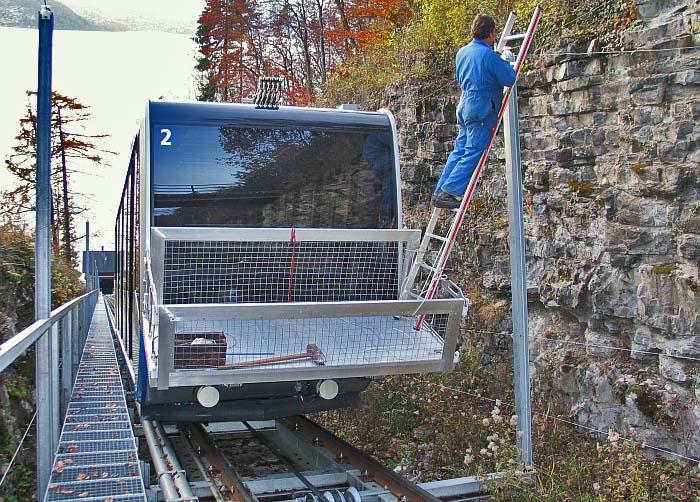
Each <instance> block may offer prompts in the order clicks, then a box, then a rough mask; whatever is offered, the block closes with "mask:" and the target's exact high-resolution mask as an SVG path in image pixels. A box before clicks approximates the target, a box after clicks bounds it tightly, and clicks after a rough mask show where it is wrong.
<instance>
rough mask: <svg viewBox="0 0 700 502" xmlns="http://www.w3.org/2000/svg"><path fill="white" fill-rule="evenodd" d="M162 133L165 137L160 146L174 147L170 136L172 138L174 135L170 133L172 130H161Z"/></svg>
mask: <svg viewBox="0 0 700 502" xmlns="http://www.w3.org/2000/svg"><path fill="white" fill-rule="evenodd" d="M160 133H161V134H162V135H163V139H161V140H160V144H161V145H163V146H172V143H171V142H170V136H172V134H173V133H172V132H170V129H161V130H160Z"/></svg>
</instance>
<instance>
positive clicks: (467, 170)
mask: <svg viewBox="0 0 700 502" xmlns="http://www.w3.org/2000/svg"><path fill="white" fill-rule="evenodd" d="M455 60H456V66H457V81H458V82H459V86H460V87H461V88H462V97H461V98H460V100H459V105H457V123H458V124H459V135H458V136H457V141H456V142H455V147H454V150H453V151H452V153H451V154H450V156H449V157H448V159H447V163H446V164H445V170H444V171H443V172H442V176H440V180H439V181H438V184H437V186H436V187H435V193H436V194H438V193H439V192H440V190H444V191H445V192H448V193H449V194H451V195H454V196H455V197H461V196H463V195H464V192H465V191H466V189H467V185H469V180H470V179H471V177H472V175H473V174H474V170H475V169H476V166H477V164H478V163H479V159H480V158H481V155H482V154H483V153H484V150H485V149H486V147H487V146H488V143H489V139H491V131H492V130H493V127H494V126H495V125H496V122H497V120H498V111H499V110H500V108H501V101H502V99H503V88H504V87H506V86H510V85H513V84H514V83H515V70H514V69H513V68H512V67H511V65H510V63H509V62H508V61H506V60H504V59H501V57H500V56H499V55H498V53H497V52H496V51H494V50H493V49H492V48H491V47H489V46H488V45H487V44H486V43H485V42H484V41H482V40H479V39H477V38H475V39H474V40H472V41H471V42H470V43H469V44H467V45H465V46H464V47H462V48H461V49H460V50H459V51H458V52H457V56H456V58H455Z"/></svg>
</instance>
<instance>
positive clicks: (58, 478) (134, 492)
mask: <svg viewBox="0 0 700 502" xmlns="http://www.w3.org/2000/svg"><path fill="white" fill-rule="evenodd" d="M44 500H45V501H47V502H48V501H55V500H58V501H68V500H75V501H98V500H99V501H107V500H109V501H113V502H117V501H120V502H122V501H141V502H143V501H145V500H146V493H145V489H144V486H143V481H142V478H141V471H140V469H139V460H138V455H137V451H136V441H135V439H134V434H133V430H132V428H131V420H130V417H129V412H128V410H127V407H126V399H125V397H124V389H123V388H122V380H121V376H120V374H119V366H118V364H117V356H116V353H115V351H114V342H113V339H112V334H111V332H110V329H109V325H108V322H107V313H106V312H105V307H104V304H103V303H102V301H99V302H98V303H97V306H96V308H95V312H94V315H93V317H92V323H91V324H90V330H89V332H88V336H87V341H86V342H85V350H84V351H83V356H82V359H81V361H80V367H79V369H78V374H77V376H76V379H75V384H74V386H73V393H72V395H71V398H70V403H69V404H68V411H67V412H66V417H65V422H64V424H63V430H62V431H61V438H60V440H59V443H58V450H57V452H56V458H55V460H54V464H53V469H52V472H51V479H50V480H49V486H48V490H47V491H46V496H45V498H44Z"/></svg>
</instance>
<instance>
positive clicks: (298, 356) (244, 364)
mask: <svg viewBox="0 0 700 502" xmlns="http://www.w3.org/2000/svg"><path fill="white" fill-rule="evenodd" d="M307 357H311V355H310V354H309V353H308V352H303V353H300V354H289V355H287V356H275V357H264V358H262V359H253V360H251V361H242V362H240V363H233V364H225V365H223V366H219V368H220V369H224V370H226V369H233V368H245V367H247V366H260V365H262V364H272V363H282V362H285V361H293V360H294V359H305V358H307Z"/></svg>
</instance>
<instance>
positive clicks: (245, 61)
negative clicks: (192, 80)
mask: <svg viewBox="0 0 700 502" xmlns="http://www.w3.org/2000/svg"><path fill="white" fill-rule="evenodd" d="M261 30H262V26H261V18H260V12H259V10H258V5H257V2H256V1H250V0H248V1H246V0H208V1H207V3H206V5H205V7H204V11H203V12H202V15H201V16H200V17H199V25H198V28H197V34H196V36H195V41H196V42H197V44H198V45H199V53H200V55H199V57H198V58H197V67H196V68H197V70H198V71H200V72H201V78H200V84H199V99H200V100H203V101H240V100H241V98H243V97H245V96H248V95H250V94H252V93H253V92H254V91H255V89H256V88H257V80H258V77H259V76H260V75H261V74H262V72H263V70H264V58H263V54H262V45H263V40H262V38H263V36H262V34H261Z"/></svg>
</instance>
